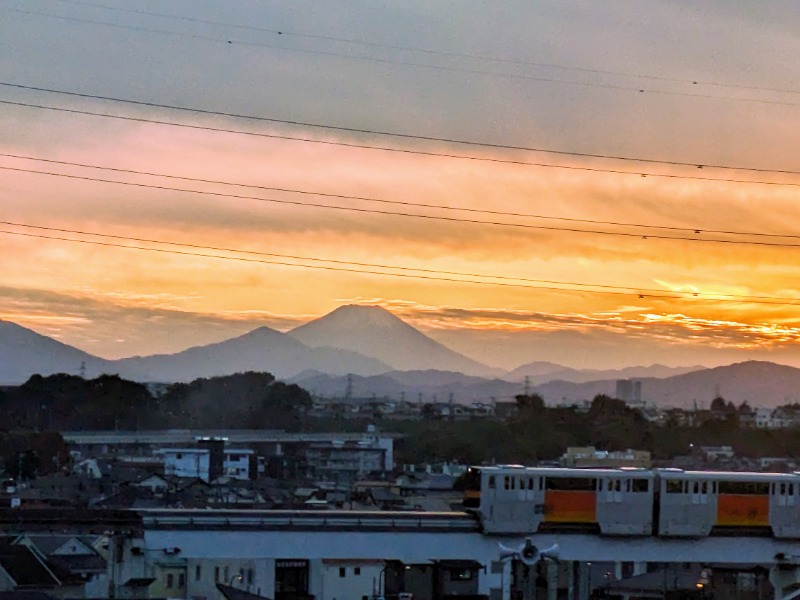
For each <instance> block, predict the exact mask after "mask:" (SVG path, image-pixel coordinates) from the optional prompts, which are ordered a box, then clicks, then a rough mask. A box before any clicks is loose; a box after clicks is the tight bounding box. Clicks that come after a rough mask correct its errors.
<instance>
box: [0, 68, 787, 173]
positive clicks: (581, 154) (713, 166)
mask: <svg viewBox="0 0 800 600" xmlns="http://www.w3.org/2000/svg"><path fill="white" fill-rule="evenodd" d="M0 86H3V87H8V88H16V89H21V90H29V91H34V92H42V93H47V94H58V95H62V96H72V97H77V98H87V99H91V100H103V101H106V102H117V103H121V104H131V105H134V106H144V107H147V108H164V109H167V110H176V111H182V112H189V113H195V114H202V115H210V116H219V117H228V118H233V119H246V120H248V121H260V122H266V123H277V124H280V125H292V126H297V127H308V128H314V129H325V130H331V131H342V132H345V133H359V134H367V135H376V136H384V137H393V138H399V139H405V140H414V141H425V142H439V143H444V144H454V145H460V146H471V147H476V148H489V149H492V150H517V151H522V152H535V153H540V154H556V155H560V156H572V157H577V158H599V159H603V160H617V161H624V162H636V163H645V164H654V165H666V166H671V167H691V168H700V169H702V168H707V169H724V170H729V171H747V172H751V173H772V174H780V175H800V170H792V169H765V168H759V167H746V166H736V165H722V164H714V163H702V162H687V161H676V160H662V159H654V158H643V157H635V156H622V155H616V154H596V153H592V152H577V151H573V150H560V149H556V148H537V147H535V146H515V145H511V144H498V143H492V142H479V141H475V140H462V139H458V138H445V137H435V136H426V135H418V134H411V133H400V132H394V131H381V130H377V129H361V128H357V127H343V126H338V125H326V124H322V123H311V122H308V121H297V120H291V119H278V118H273V117H262V116H256V115H245V114H240V113H231V112H224V111H215V110H208V109H202V108H192V107H186V106H177V105H173V104H160V103H157V102H146V101H141V100H129V99H125V98H117V97H114V96H102V95H99V94H87V93H82V92H70V91H66V90H58V89H54V88H45V87H39V86H30V85H23V84H18V83H11V82H8V81H0ZM637 174H638V173H637Z"/></svg>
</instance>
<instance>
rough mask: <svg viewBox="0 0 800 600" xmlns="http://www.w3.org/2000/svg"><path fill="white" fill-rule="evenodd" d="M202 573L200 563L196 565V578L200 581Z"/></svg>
mask: <svg viewBox="0 0 800 600" xmlns="http://www.w3.org/2000/svg"><path fill="white" fill-rule="evenodd" d="M201 575H202V571H201V570H200V565H195V566H194V580H195V581H200V577H201Z"/></svg>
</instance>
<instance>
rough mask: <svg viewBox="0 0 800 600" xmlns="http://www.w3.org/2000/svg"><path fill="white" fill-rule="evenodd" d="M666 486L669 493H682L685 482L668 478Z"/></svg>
mask: <svg viewBox="0 0 800 600" xmlns="http://www.w3.org/2000/svg"><path fill="white" fill-rule="evenodd" d="M666 484H667V485H666V488H667V493H668V494H680V493H682V492H683V482H682V481H679V480H677V479H667V481H666Z"/></svg>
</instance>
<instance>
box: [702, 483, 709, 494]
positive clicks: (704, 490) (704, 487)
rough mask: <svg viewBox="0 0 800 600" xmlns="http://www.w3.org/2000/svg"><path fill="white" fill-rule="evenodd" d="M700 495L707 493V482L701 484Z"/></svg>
mask: <svg viewBox="0 0 800 600" xmlns="http://www.w3.org/2000/svg"><path fill="white" fill-rule="evenodd" d="M700 493H701V494H707V493H708V482H707V481H704V482H703V483H702V484H701V485H700Z"/></svg>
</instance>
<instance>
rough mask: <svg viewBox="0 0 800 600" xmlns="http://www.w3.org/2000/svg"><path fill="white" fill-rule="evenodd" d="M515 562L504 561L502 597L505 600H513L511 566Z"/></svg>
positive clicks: (501, 585)
mask: <svg viewBox="0 0 800 600" xmlns="http://www.w3.org/2000/svg"><path fill="white" fill-rule="evenodd" d="M513 562H514V561H513V560H504V561H503V576H502V578H501V583H500V587H501V588H502V590H501V594H500V596H501V597H502V598H503V600H511V579H512V577H513V574H512V572H511V564H512V563H513Z"/></svg>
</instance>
